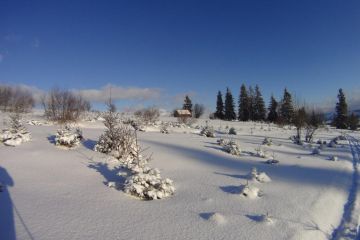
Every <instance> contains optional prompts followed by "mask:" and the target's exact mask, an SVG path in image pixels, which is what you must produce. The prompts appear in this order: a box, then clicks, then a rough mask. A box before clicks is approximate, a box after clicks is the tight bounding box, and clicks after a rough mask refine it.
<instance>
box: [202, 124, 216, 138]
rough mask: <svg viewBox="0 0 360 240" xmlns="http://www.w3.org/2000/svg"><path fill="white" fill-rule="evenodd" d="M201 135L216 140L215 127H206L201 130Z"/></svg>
mask: <svg viewBox="0 0 360 240" xmlns="http://www.w3.org/2000/svg"><path fill="white" fill-rule="evenodd" d="M200 135H202V136H205V137H211V138H214V137H215V130H214V128H213V127H209V126H206V127H204V128H203V129H202V130H201V132H200Z"/></svg>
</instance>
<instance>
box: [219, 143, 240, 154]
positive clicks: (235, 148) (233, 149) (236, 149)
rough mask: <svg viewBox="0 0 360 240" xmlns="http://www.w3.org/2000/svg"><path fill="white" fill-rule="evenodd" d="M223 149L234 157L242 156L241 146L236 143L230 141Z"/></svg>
mask: <svg viewBox="0 0 360 240" xmlns="http://www.w3.org/2000/svg"><path fill="white" fill-rule="evenodd" d="M223 149H224V151H225V152H227V153H230V154H232V155H236V156H240V155H241V149H240V146H239V145H238V144H237V143H236V142H234V141H229V142H228V143H227V144H226V145H224V146H223Z"/></svg>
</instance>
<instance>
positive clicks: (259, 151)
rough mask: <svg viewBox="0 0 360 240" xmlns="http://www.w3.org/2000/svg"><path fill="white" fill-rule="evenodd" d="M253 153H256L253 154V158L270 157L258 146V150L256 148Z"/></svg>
mask: <svg viewBox="0 0 360 240" xmlns="http://www.w3.org/2000/svg"><path fill="white" fill-rule="evenodd" d="M255 151H256V153H255V156H256V157H261V158H268V157H270V155H269V154H268V152H266V151H263V150H262V149H261V147H260V146H259V147H258V148H256V149H255Z"/></svg>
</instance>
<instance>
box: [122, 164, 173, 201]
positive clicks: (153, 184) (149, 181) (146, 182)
mask: <svg viewBox="0 0 360 240" xmlns="http://www.w3.org/2000/svg"><path fill="white" fill-rule="evenodd" d="M124 192H125V193H128V194H131V195H133V196H136V197H138V198H141V199H145V200H153V199H162V198H165V197H168V196H171V195H173V194H174V192H175V187H174V186H173V181H172V180H170V179H168V178H165V179H162V178H161V176H160V171H159V170H158V169H156V168H151V169H149V170H147V171H145V172H141V173H136V174H134V175H132V176H130V177H128V178H127V179H126V181H125V185H124Z"/></svg>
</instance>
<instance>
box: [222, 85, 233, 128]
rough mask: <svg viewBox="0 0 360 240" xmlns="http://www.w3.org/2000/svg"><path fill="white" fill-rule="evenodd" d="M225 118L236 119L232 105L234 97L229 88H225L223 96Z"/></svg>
mask: <svg viewBox="0 0 360 240" xmlns="http://www.w3.org/2000/svg"><path fill="white" fill-rule="evenodd" d="M224 119H225V120H228V121H231V120H235V119H236V114H235V107H234V98H233V96H232V94H231V92H230V90H229V88H227V89H226V96H225V117H224Z"/></svg>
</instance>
